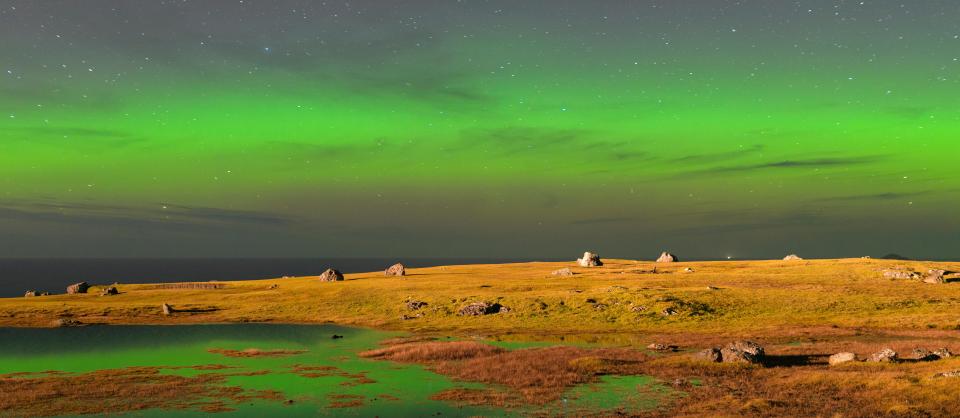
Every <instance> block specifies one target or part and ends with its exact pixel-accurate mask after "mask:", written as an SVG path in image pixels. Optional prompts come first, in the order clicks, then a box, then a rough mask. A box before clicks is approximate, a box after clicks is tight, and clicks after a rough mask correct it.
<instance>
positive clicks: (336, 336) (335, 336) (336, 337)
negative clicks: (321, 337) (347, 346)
mask: <svg viewBox="0 0 960 418" xmlns="http://www.w3.org/2000/svg"><path fill="white" fill-rule="evenodd" d="M341 338H343V336H342V335H337V334H333V336H331V337H330V339H333V340H339V339H341Z"/></svg>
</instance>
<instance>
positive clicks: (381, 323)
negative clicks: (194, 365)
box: [0, 259, 960, 334]
mask: <svg viewBox="0 0 960 418" xmlns="http://www.w3.org/2000/svg"><path fill="white" fill-rule="evenodd" d="M654 266H655V264H654V263H650V262H636V261H628V260H608V261H607V262H606V265H605V266H603V267H600V268H589V269H588V268H580V267H575V266H574V263H572V262H571V263H521V264H500V265H465V266H445V267H432V268H421V269H410V270H408V276H406V277H405V278H396V277H384V276H383V274H382V273H380V272H375V273H363V274H350V275H347V279H346V280H345V281H343V282H337V283H321V282H319V281H317V280H316V278H315V277H300V278H289V279H272V280H259V281H243V282H222V283H224V284H225V285H226V288H224V289H219V290H192V289H151V288H153V287H155V286H153V285H122V284H121V285H120V286H118V287H119V289H120V291H121V294H120V295H117V296H98V293H99V290H98V289H96V288H94V289H91V291H90V293H89V294H86V295H55V296H45V297H36V298H9V299H0V326H49V324H50V322H51V321H52V320H53V319H55V318H58V317H61V316H72V317H74V318H76V319H79V320H80V321H82V322H84V323H108V324H180V323H202V322H239V321H263V322H335V323H339V324H347V325H363V326H373V327H379V328H389V329H402V330H411V331H450V332H453V331H456V332H487V333H502V332H530V333H573V332H651V333H688V332H689V333H705V334H712V333H725V334H751V333H758V334H766V333H775V332H777V330H781V329H783V328H784V327H788V326H789V327H792V328H805V327H809V328H821V329H822V328H827V327H832V326H839V327H842V328H848V327H870V328H892V329H904V328H907V329H910V328H912V329H926V328H938V329H955V328H956V327H957V326H958V324H960V322H958V320H960V318H958V316H957V313H958V312H960V283H947V284H940V285H932V284H923V283H920V282H917V281H906V280H898V281H893V280H889V279H884V278H882V275H881V273H880V270H881V269H883V268H889V267H893V266H908V267H911V268H914V269H916V270H918V271H926V269H928V268H932V267H937V268H943V269H946V270H950V271H958V270H960V263H951V262H912V261H891V260H861V259H844V260H805V261H793V262H786V261H749V262H748V261H735V262H693V263H676V264H669V265H659V266H657V268H658V271H659V272H658V273H657V274H652V273H650V272H649V271H650V270H652V269H653V268H654ZM562 267H572V268H573V270H574V271H576V272H578V273H580V274H577V275H575V276H573V277H554V276H551V275H550V272H551V271H553V270H555V269H558V268H562ZM685 267H692V268H693V269H695V272H694V273H683V272H681V270H682V269H684V268H685ZM272 284H277V285H279V287H278V288H277V289H269V287H270V285H272ZM710 286H712V287H714V288H717V289H711V288H710ZM578 291H579V292H578ZM408 298H414V299H418V300H423V301H426V302H428V303H429V306H427V307H426V308H424V310H423V312H425V315H424V316H423V317H421V318H416V319H411V320H402V319H401V316H403V315H405V314H413V313H415V312H411V311H409V310H408V309H407V308H406V306H405V301H406V300H407V299H408ZM587 299H594V300H596V302H597V303H599V304H604V305H606V308H605V309H598V308H596V307H595V304H591V303H588V302H587ZM474 301H498V302H500V303H502V304H503V305H505V306H509V307H510V308H511V309H512V310H511V311H510V312H509V313H501V314H497V315H489V316H486V317H461V316H458V315H457V311H458V310H459V308H460V307H461V306H463V305H465V304H467V303H469V302H474ZM161 303H168V304H170V305H172V306H173V307H174V308H177V309H190V308H195V309H200V310H202V309H210V308H215V309H216V310H213V311H211V312H194V313H187V312H182V313H177V314H175V315H173V316H163V315H162V314H161V310H160V305H161ZM635 306H644V307H645V308H646V309H645V310H644V311H641V312H636V311H635V310H634V309H632V308H633V307H635ZM667 307H673V308H674V309H675V310H676V311H677V312H678V314H677V315H673V316H669V317H667V316H664V315H662V314H661V311H662V310H663V309H665V308H667Z"/></svg>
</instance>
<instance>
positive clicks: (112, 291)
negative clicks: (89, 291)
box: [100, 286, 120, 296]
mask: <svg viewBox="0 0 960 418" xmlns="http://www.w3.org/2000/svg"><path fill="white" fill-rule="evenodd" d="M119 294H120V291H119V290H117V287H116V286H110V287H108V288H106V289H103V290H101V291H100V296H112V295H119Z"/></svg>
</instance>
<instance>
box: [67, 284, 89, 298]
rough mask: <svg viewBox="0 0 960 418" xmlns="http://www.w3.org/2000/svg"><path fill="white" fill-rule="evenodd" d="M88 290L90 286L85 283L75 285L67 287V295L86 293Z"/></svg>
mask: <svg viewBox="0 0 960 418" xmlns="http://www.w3.org/2000/svg"><path fill="white" fill-rule="evenodd" d="M89 289H90V285H89V284H87V282H80V283H75V284H72V285H70V286H67V294H68V295H75V294H77V293H87V290H89Z"/></svg>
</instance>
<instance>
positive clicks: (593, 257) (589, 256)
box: [577, 251, 603, 267]
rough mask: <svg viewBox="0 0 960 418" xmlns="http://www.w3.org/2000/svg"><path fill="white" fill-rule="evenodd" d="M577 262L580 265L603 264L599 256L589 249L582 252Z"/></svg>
mask: <svg viewBox="0 0 960 418" xmlns="http://www.w3.org/2000/svg"><path fill="white" fill-rule="evenodd" d="M577 264H579V265H580V267H600V266H602V265H603V262H602V261H600V256H599V255H597V254H594V253H591V252H590V251H587V252H585V253H583V257H582V258H578V259H577Z"/></svg>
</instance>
